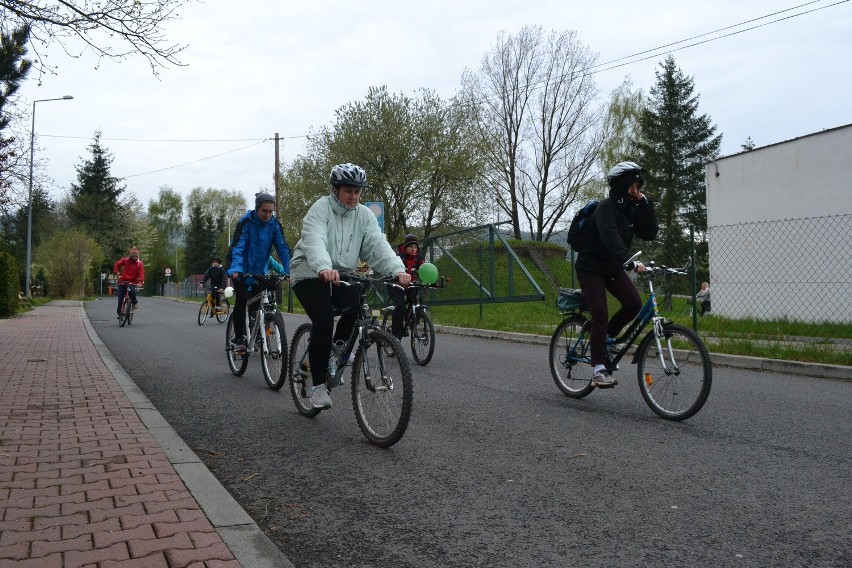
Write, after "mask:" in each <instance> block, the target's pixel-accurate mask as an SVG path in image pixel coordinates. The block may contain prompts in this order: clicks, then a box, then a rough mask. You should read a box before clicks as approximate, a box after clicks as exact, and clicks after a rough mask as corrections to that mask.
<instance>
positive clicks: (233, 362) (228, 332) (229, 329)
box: [225, 317, 248, 377]
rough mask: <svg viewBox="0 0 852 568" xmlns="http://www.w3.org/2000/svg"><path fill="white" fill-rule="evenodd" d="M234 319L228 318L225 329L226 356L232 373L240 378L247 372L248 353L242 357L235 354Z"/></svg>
mask: <svg viewBox="0 0 852 568" xmlns="http://www.w3.org/2000/svg"><path fill="white" fill-rule="evenodd" d="M234 339H236V337H235V335H234V318H231V317H229V318H228V325H227V326H226V328H225V355H226V356H227V357H228V367H229V368H230V369H231V372H232V373H233V374H235V375H236V376H238V377H240V376H242V374H243V373H245V372H246V367H247V366H248V351H246V354H245V356H243V357H240V356H239V355H237V354H236V353H234Z"/></svg>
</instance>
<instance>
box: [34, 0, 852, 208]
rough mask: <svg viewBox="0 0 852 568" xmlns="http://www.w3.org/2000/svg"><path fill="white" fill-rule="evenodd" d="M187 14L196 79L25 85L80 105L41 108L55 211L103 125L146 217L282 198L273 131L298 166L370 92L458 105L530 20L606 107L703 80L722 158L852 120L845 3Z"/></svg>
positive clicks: (571, 1)
mask: <svg viewBox="0 0 852 568" xmlns="http://www.w3.org/2000/svg"><path fill="white" fill-rule="evenodd" d="M803 4H804V5H803ZM798 5H803V6H802V7H800V8H797V9H795V10H790V11H784V10H786V9H788V8H793V7H794V6H798ZM235 6H239V9H238V10H235ZM809 11H810V13H806V12H809ZM180 14H181V16H182V19H181V20H179V21H175V22H171V23H170V24H168V36H169V40H171V41H172V42H176V43H183V44H188V47H187V48H186V50H185V51H184V52H183V53H182V54H181V56H180V59H181V60H182V61H183V62H184V63H186V64H187V66H186V67H173V68H169V69H166V70H164V71H161V72H160V77H159V79H158V78H156V77H154V76H153V74H152V73H151V71H150V67H149V66H148V64H147V62H146V61H145V60H144V59H143V58H141V57H134V58H130V59H129V60H127V61H124V62H121V63H114V62H111V61H102V62H101V63H100V66H99V68H97V69H96V68H95V67H96V64H97V60H96V58H95V57H94V55H92V54H84V55H83V56H82V57H81V58H79V59H72V58H70V57H68V56H67V55H65V54H64V53H63V52H62V51H61V50H59V49H52V50H51V51H50V62H51V64H53V65H57V66H58V67H59V69H58V73H57V74H56V75H55V76H45V77H43V78H42V83H41V85H40V86H39V85H38V84H37V81H36V80H35V79H31V80H29V81H28V82H27V83H26V84H25V86H24V87H23V88H22V89H21V97H20V104H21V105H25V108H26V105H29V106H30V107H31V105H32V101H33V100H34V99H47V98H54V97H61V96H63V95H72V96H73V97H74V99H73V100H70V101H51V102H41V103H38V104H37V110H36V126H35V131H36V134H37V135H38V136H39V138H38V142H37V145H36V152H37V158H47V159H48V160H49V166H48V174H49V175H50V177H51V178H52V179H53V181H54V185H53V186H52V187H51V189H50V193H51V195H52V196H53V197H54V198H59V197H60V196H61V195H62V194H64V193H66V192H67V190H68V187H69V185H70V183H71V182H73V181H75V179H76V178H75V171H74V166H75V165H76V164H80V163H81V161H82V159H83V158H85V157H87V156H88V152H87V146H88V145H89V144H90V143H91V141H92V137H93V135H94V132H95V131H96V130H100V131H101V133H102V143H103V145H104V146H106V147H107V148H108V149H109V151H110V152H111V153H112V154H114V156H115V161H114V162H113V166H112V168H113V169H112V172H113V174H114V175H116V176H117V177H123V178H125V183H126V185H127V188H128V190H129V191H132V192H133V193H134V194H135V195H136V196H137V197H138V198H139V199H140V200H141V201H142V203H143V204H145V205H146V207H147V204H148V202H149V200H151V199H154V198H156V196H157V193H158V190H159V188H160V187H161V186H164V185H167V186H170V187H172V188H173V189H175V190H176V191H178V192H179V193H181V194H182V195H184V196H186V195H188V194H189V191H190V190H191V189H192V188H193V187H204V188H208V187H215V188H218V189H228V190H237V191H239V192H241V193H243V194H245V196H246V198H247V200H249V202H252V201H253V195H254V193H255V192H257V191H258V190H260V189H267V190H271V188H272V176H273V171H274V169H273V164H274V145H273V142H272V141H271V139H272V137H273V136H274V134H275V133H276V132H278V133H279V134H280V135H281V137H282V138H283V139H284V140H283V144H282V145H281V158H282V161H284V162H288V161H290V160H292V159H293V158H294V157H295V156H296V155H298V154H299V153H301V152H302V151H303V147H304V136H305V135H307V134H309V133H311V132H312V131H314V130H316V129H318V128H320V127H322V126H326V125H330V124H332V122H333V119H334V111H335V110H336V109H338V108H340V107H341V106H343V105H345V104H347V103H349V102H352V101H356V100H360V99H363V98H364V97H365V95H366V93H367V90H368V88H369V87H371V86H381V85H387V87H388V89H389V90H390V91H391V92H393V93H404V94H407V95H412V94H414V93H415V91H416V90H417V89H419V88H421V87H427V88H430V89H433V90H435V91H436V92H437V93H438V94H439V95H441V96H442V97H444V98H449V97H451V96H452V95H454V94H455V93H456V91H457V89H458V88H459V85H460V77H461V75H462V72H463V71H464V70H465V69H471V70H477V69H478V68H479V65H480V62H481V60H482V57H483V55H484V54H485V53H486V52H488V51H489V49H490V48H491V47H492V46H493V45H494V42H495V39H496V38H497V34H498V33H499V32H500V31H505V32H507V33H509V34H514V33H517V32H518V31H519V30H520V29H521V28H522V27H523V26H525V25H530V24H532V25H541V26H543V27H544V29H545V30H546V31H550V30H557V31H563V30H569V29H573V30H576V31H577V32H578V35H579V39H580V41H582V42H583V43H584V44H586V45H587V46H588V47H589V48H590V49H591V50H592V51H593V52H596V53H597V54H598V56H599V59H598V62H599V63H607V62H613V61H618V62H617V63H613V64H611V65H603V66H601V70H600V71H599V72H597V73H596V74H595V80H596V82H597V85H598V88H599V90H600V97H601V101H603V100H605V99H606V98H607V97H608V95H609V93H610V92H611V91H612V90H613V89H614V88H616V87H617V86H618V85H619V84H621V82H622V81H623V80H624V79H625V77H626V76H627V75H629V76H630V78H631V79H632V81H633V83H634V88H641V89H643V90H644V91H645V93H646V94H647V92H648V89H649V88H650V87H651V86H652V85H653V83H654V80H655V76H654V72H655V70H658V69H659V63H660V62H661V61H662V60H663V59H664V58H665V56H666V53H667V51H666V49H670V50H671V51H670V53H672V55H673V56H674V58H675V61H676V63H677V65H678V66H679V67H680V69H681V70H682V71H683V72H684V73H685V74H686V75H688V76H690V77H692V78H693V79H694V82H695V90H696V93H698V94H699V95H700V104H699V111H700V112H702V113H705V114H707V115H709V116H710V118H711V119H712V121H713V123H714V124H715V125H716V126H717V127H718V132H720V133H722V134H723V142H722V155H728V154H733V153H737V152H739V151H740V145H741V144H742V143H743V142H744V141H745V140H746V138H747V137H749V136H750V137H751V138H752V139H753V140H754V142H755V143H756V144H757V146H764V145H768V144H774V143H776V142H781V141H784V140H789V139H792V138H796V137H799V136H803V135H806V134H811V133H813V132H818V131H820V130H823V129H827V128H834V127H837V126H841V125H845V124H849V123H852V103H850V100H852V99H850V97H851V96H852V63H850V62H852V3H850V2H849V1H848V0H842V1H838V0H821V1H816V2H807V3H806V2H805V0H799V1H797V0H786V1H785V0H751V1H748V2H744V1H742V0H735V1H733V0H730V1H729V0H713V1H708V2H703V1H689V2H683V1H662V0H659V1H644V2H636V1H626V0H597V1H595V2H588V1H585V0H583V1H581V0H553V1H536V0H487V1H483V0H464V1H460V0H431V1H429V2H404V1H400V0H361V1H358V2H351V1H348V2H347V1H332V0H311V1H309V2H305V1H301V2H291V1H286V0H285V1H282V0H276V1H273V0H270V1H266V0H246V1H245V2H241V3H234V2H232V1H224V0H209V1H207V2H203V3H191V4H189V5H187V6H185V7H184V8H182V9H181V10H180ZM770 14H776V15H774V16H770V17H766V18H764V16H769V15H770ZM791 16H792V17H791ZM751 20H755V21H751ZM778 20H780V21H778ZM749 21H751V22H750V23H745V22H749ZM771 22H775V23H771ZM737 24H743V25H737ZM732 26H733V27H732ZM755 26H761V27H757V28H756V29H751V30H748V31H743V30H747V28H753V27H755ZM724 28H727V29H724ZM722 29H724V31H721V32H717V33H713V34H709V35H703V34H708V33H709V32H714V31H716V30H722ZM736 32H741V33H736ZM726 34H733V35H728V37H720V36H723V35H726ZM697 36H701V37H697ZM690 38H695V39H692V40H690ZM714 38H719V39H714ZM681 40H688V41H684V42H683V43H677V44H675V42H681ZM696 43H698V45H694V46H692V47H686V46H689V45H690V44H696ZM669 44H675V45H671V46H670V47H668V48H663V49H658V48H661V47H662V46H667V45H669ZM649 50H651V51H649ZM643 52H647V53H644V54H643V55H640V56H637V57H632V58H629V59H626V60H622V58H627V57H630V56H634V55H635V54H639V53H643ZM649 56H651V57H650V58H648V57H649ZM643 58H645V59H644V60H640V59H643ZM631 61H632V62H631ZM625 63H627V64H625ZM33 77H34V75H33ZM24 127H25V128H26V131H25V132H24V135H25V136H28V135H29V131H28V130H29V126H28V124H27V125H24ZM264 140H265V141H264ZM216 155H218V156H217V157H212V156H216ZM285 214H286V213H285Z"/></svg>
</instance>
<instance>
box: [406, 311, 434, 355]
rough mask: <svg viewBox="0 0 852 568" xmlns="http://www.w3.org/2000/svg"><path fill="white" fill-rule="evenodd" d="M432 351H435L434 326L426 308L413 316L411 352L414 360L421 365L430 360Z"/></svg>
mask: <svg viewBox="0 0 852 568" xmlns="http://www.w3.org/2000/svg"><path fill="white" fill-rule="evenodd" d="M433 353H435V326H434V325H433V324H432V318H430V317H429V314H428V313H426V310H424V309H421V310H420V311H419V312H418V314H417V315H416V316H414V325H413V329H412V330H411V354H412V355H413V356H414V362H415V363H417V364H418V365H421V366H422V365H426V364H428V363H429V361H431V360H432V354H433Z"/></svg>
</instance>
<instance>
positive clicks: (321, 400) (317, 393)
mask: <svg viewBox="0 0 852 568" xmlns="http://www.w3.org/2000/svg"><path fill="white" fill-rule="evenodd" d="M310 396H311V404H313V405H314V408H321V409H324V410H328V409H329V408H331V397H330V396H328V389H326V388H325V385H316V386H313V387H311V394H310Z"/></svg>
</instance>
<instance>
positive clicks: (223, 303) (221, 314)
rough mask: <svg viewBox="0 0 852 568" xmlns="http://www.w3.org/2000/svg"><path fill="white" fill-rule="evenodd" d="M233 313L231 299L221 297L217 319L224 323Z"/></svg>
mask: <svg viewBox="0 0 852 568" xmlns="http://www.w3.org/2000/svg"><path fill="white" fill-rule="evenodd" d="M230 314H231V301H230V300H228V298H220V299H219V310H218V311H217V312H216V321H218V322H219V323H223V322H225V321H227V320H228V316H229V315H230Z"/></svg>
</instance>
